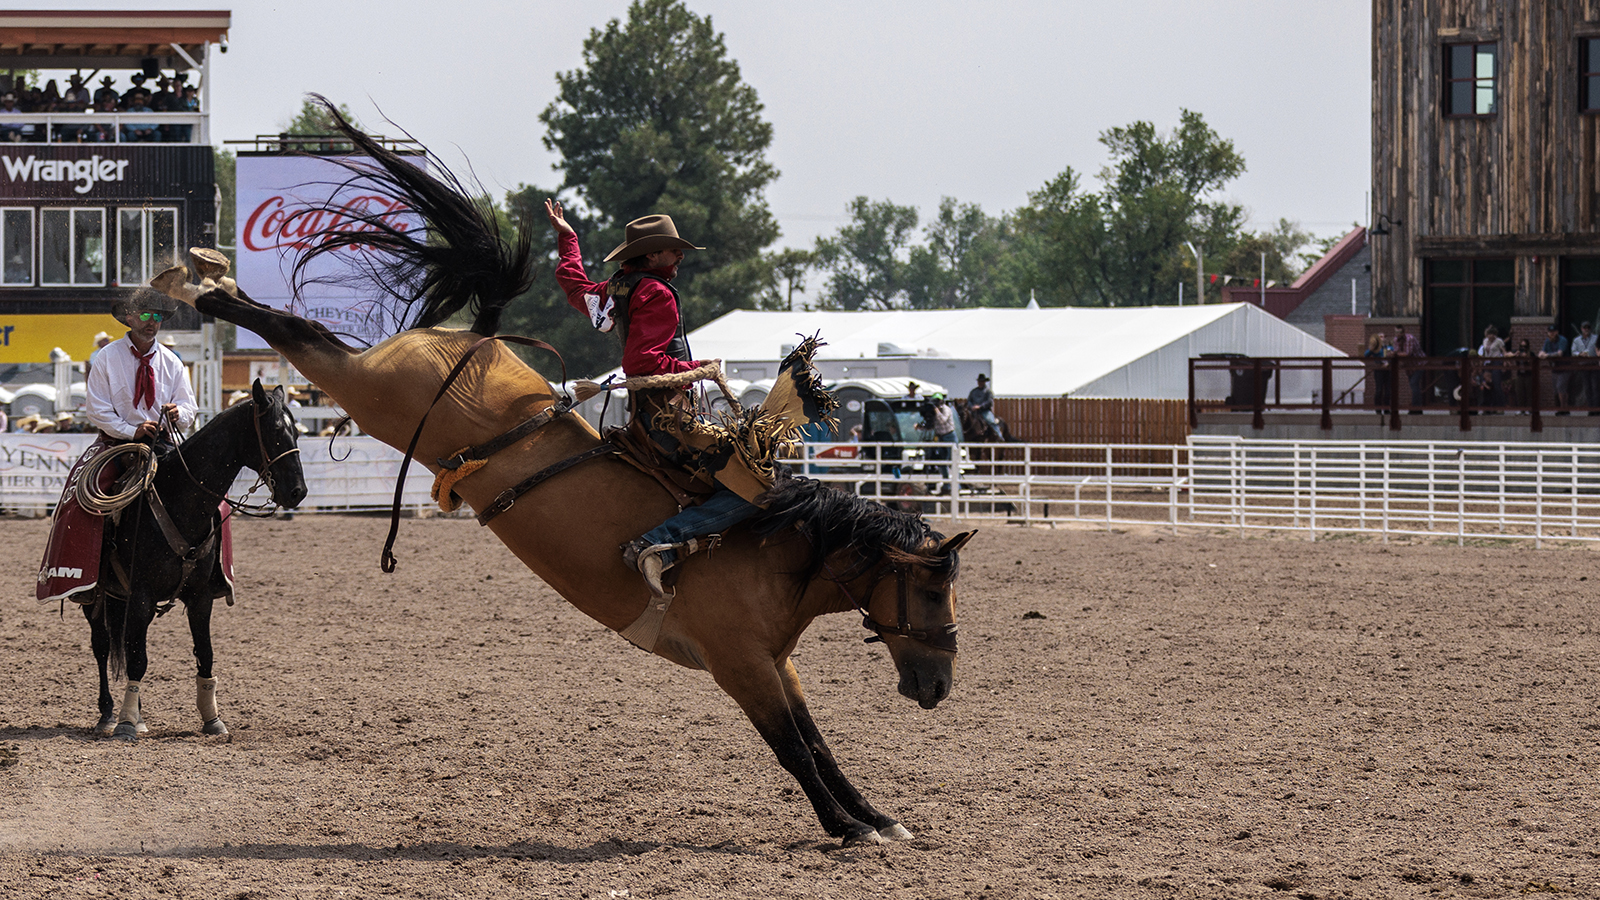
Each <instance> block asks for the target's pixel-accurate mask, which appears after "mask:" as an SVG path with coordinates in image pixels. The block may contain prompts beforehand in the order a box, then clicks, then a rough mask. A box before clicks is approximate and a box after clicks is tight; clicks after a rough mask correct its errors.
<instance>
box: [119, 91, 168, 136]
mask: <svg viewBox="0 0 1600 900" xmlns="http://www.w3.org/2000/svg"><path fill="white" fill-rule="evenodd" d="M123 100H125V101H126V102H127V104H128V108H127V109H126V110H124V112H130V113H148V112H155V110H153V109H151V108H150V92H149V91H147V90H145V89H144V88H142V87H141V88H134V89H133V90H131V91H129V92H128V93H127V94H125V95H123ZM160 134H161V133H160V131H159V130H158V129H157V127H156V124H155V123H154V122H145V123H137V124H135V123H128V124H124V125H123V126H122V139H123V140H124V141H154V140H156V139H157V138H159V137H160Z"/></svg>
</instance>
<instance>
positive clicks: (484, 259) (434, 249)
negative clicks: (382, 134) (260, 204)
mask: <svg viewBox="0 0 1600 900" xmlns="http://www.w3.org/2000/svg"><path fill="white" fill-rule="evenodd" d="M310 96H311V98H312V100H313V101H314V102H316V103H317V104H318V105H320V106H321V107H322V108H323V109H324V110H325V111H326V112H327V113H328V115H329V116H331V117H332V119H333V122H334V126H335V127H336V128H338V129H339V132H340V133H341V134H343V135H344V136H345V137H346V138H348V139H349V141H350V143H351V144H353V145H354V146H355V148H356V150H357V151H358V152H360V153H361V154H362V155H364V156H366V157H368V158H370V160H371V162H365V161H353V160H343V159H338V158H331V159H330V161H331V162H333V163H335V164H337V165H339V166H342V167H343V168H344V169H346V170H347V171H349V172H350V176H351V177H350V179H349V180H348V181H346V182H344V184H343V185H340V187H344V186H353V185H359V186H360V187H361V188H362V189H363V190H373V189H375V190H376V191H378V192H379V193H382V194H384V195H387V196H390V197H394V198H397V199H399V200H402V201H404V202H405V204H406V205H407V206H409V207H410V208H411V209H412V210H413V211H415V212H416V213H417V214H418V215H420V216H421V218H422V220H423V221H424V222H425V223H426V227H425V228H423V229H420V230H414V231H413V230H404V229H403V228H401V227H396V225H395V224H393V223H391V222H390V221H388V220H387V215H388V210H379V211H374V212H361V211H355V210H347V209H344V208H342V207H339V206H337V204H335V203H331V202H330V203H327V204H323V205H322V206H319V207H315V208H314V210H315V211H320V212H329V213H337V214H339V215H341V216H343V217H345V218H346V219H347V220H349V221H348V222H346V223H344V224H341V225H340V226H339V227H338V229H337V230H328V231H323V232H321V233H319V234H318V235H316V238H315V246H314V247H312V249H311V250H309V251H307V252H306V253H304V254H302V255H301V256H300V258H299V259H298V260H296V262H295V265H294V283H295V287H296V291H297V292H298V290H299V288H300V287H301V286H302V285H303V284H305V283H307V282H309V281H314V280H315V279H312V278H310V277H309V276H308V272H309V271H310V270H308V269H307V268H306V267H307V265H308V264H309V263H310V262H311V261H312V260H314V259H316V258H317V257H319V256H321V255H323V254H325V253H333V252H335V251H337V250H340V249H343V248H346V247H371V248H373V249H375V250H377V251H379V252H378V253H377V254H375V255H374V256H370V257H364V258H365V259H369V260H372V262H370V263H369V264H368V265H367V267H366V268H367V271H366V272H364V273H363V274H364V276H365V277H366V278H367V280H369V281H371V282H372V283H373V285H374V286H376V287H377V288H378V289H379V290H380V291H382V292H384V293H385V294H388V295H389V296H390V297H392V298H394V300H396V301H397V302H398V303H399V305H400V308H401V309H403V310H405V311H407V312H412V311H413V310H414V315H412V316H411V318H410V320H409V321H407V322H404V325H405V327H406V328H430V327H432V326H435V325H438V324H440V323H442V322H444V321H445V320H446V319H448V318H450V317H451V316H452V315H454V314H455V313H457V312H459V311H461V309H463V308H470V311H471V312H472V314H473V323H472V331H473V332H474V333H476V334H480V335H483V336H484V337H491V336H493V335H494V334H496V333H497V332H499V330H500V315H501V313H502V312H504V311H505V307H506V305H507V304H508V303H510V302H511V301H512V300H513V299H514V298H516V297H517V296H518V295H519V294H522V293H524V292H526V291H527V290H528V288H529V287H531V286H532V284H533V277H534V276H533V243H532V237H531V232H530V231H529V230H528V229H525V228H524V229H518V231H519V232H520V233H519V234H517V235H516V236H514V237H513V238H511V239H509V240H508V239H507V238H506V236H505V235H504V234H503V233H502V232H501V228H500V222H499V220H498V219H497V218H496V216H495V214H494V210H493V209H492V208H490V206H489V204H488V203H487V202H486V201H485V200H484V199H481V198H482V194H483V192H482V191H481V190H480V191H477V192H475V193H469V191H468V190H467V188H466V186H465V185H463V184H462V183H461V180H460V179H458V178H457V177H456V176H455V174H454V173H452V172H451V171H450V170H449V168H447V167H446V166H445V165H444V163H443V162H442V161H440V159H439V158H438V157H437V156H435V155H434V154H433V152H432V151H425V152H426V158H427V161H428V167H427V168H424V167H422V166H418V165H416V164H415V163H414V162H413V161H410V160H408V159H407V158H406V156H403V155H401V154H399V153H396V152H394V151H392V150H389V149H387V148H386V147H384V146H383V145H382V144H381V143H380V142H378V141H376V140H374V139H373V138H372V137H370V136H369V135H367V134H366V133H365V132H363V131H361V130H360V129H358V128H356V127H355V126H354V125H352V124H350V122H348V121H346V120H345V118H344V117H343V116H341V115H340V114H339V111H338V110H337V109H335V108H334V106H333V104H332V103H330V102H329V101H328V99H327V98H326V97H323V96H322V95H321V94H312V95H310ZM430 169H431V170H433V171H434V172H437V173H438V174H437V175H435V174H433V173H432V172H430ZM474 196H477V197H479V198H480V199H474ZM469 304H470V306H469Z"/></svg>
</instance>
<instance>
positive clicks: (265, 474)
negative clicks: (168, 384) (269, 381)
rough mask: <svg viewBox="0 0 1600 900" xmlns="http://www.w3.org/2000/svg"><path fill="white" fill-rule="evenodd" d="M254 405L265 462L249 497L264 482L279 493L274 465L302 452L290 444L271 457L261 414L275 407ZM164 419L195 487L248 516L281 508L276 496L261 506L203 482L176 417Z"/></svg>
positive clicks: (252, 417) (259, 451) (265, 514)
mask: <svg viewBox="0 0 1600 900" xmlns="http://www.w3.org/2000/svg"><path fill="white" fill-rule="evenodd" d="M252 405H253V406H254V407H255V408H254V409H252V410H250V424H251V425H253V426H254V427H255V434H256V454H257V456H258V457H259V458H260V459H261V460H262V465H261V468H260V469H257V470H256V481H255V484H252V485H250V489H249V490H247V491H245V492H244V495H245V497H247V498H248V497H249V496H250V495H252V494H254V493H255V492H256V491H257V490H258V489H259V488H260V487H261V486H262V485H266V487H267V496H268V497H276V496H277V490H278V484H277V482H276V481H275V480H273V477H272V467H273V466H275V465H277V464H278V463H279V462H281V461H282V460H284V459H285V458H287V457H289V456H292V455H294V454H296V453H299V452H300V448H299V447H298V446H296V447H290V448H289V449H287V450H285V451H283V452H282V453H279V454H278V455H277V456H273V457H271V458H268V456H267V439H266V437H265V436H264V435H263V434H262V433H261V417H262V415H264V414H266V413H267V412H268V411H270V410H271V409H272V405H271V404H268V405H267V406H265V407H262V406H260V405H258V404H252ZM161 422H162V424H163V425H164V426H165V427H166V429H167V433H168V436H169V437H170V439H171V442H172V448H173V455H175V456H177V457H178V461H179V462H181V463H183V471H184V473H185V474H186V475H188V476H189V481H190V483H192V484H193V485H194V486H195V487H197V488H199V489H200V490H202V491H205V492H206V493H208V494H210V495H211V496H213V497H216V498H217V499H218V500H221V501H222V502H224V503H226V504H228V507H229V508H230V509H232V510H233V511H234V512H236V513H242V514H244V515H247V516H255V517H258V518H270V517H271V516H273V515H274V514H275V513H276V512H277V509H278V503H277V501H276V500H271V501H270V502H269V503H267V504H263V505H259V506H251V505H249V504H248V503H247V502H246V501H244V500H235V499H233V498H232V497H229V496H228V495H227V493H226V492H220V493H219V492H217V491H214V490H212V489H211V488H208V487H206V486H205V485H204V484H201V483H200V479H198V478H196V477H195V475H194V471H193V470H191V469H190V468H189V460H187V459H185V458H184V456H183V445H182V443H181V442H180V441H179V438H180V437H181V435H179V434H178V429H177V427H176V426H174V425H173V424H172V421H171V420H170V419H168V418H166V417H165V416H162V417H161Z"/></svg>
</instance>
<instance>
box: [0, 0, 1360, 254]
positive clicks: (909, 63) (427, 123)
mask: <svg viewBox="0 0 1600 900" xmlns="http://www.w3.org/2000/svg"><path fill="white" fill-rule="evenodd" d="M18 5H19V6H25V7H28V8H39V9H44V8H54V9H74V8H83V7H85V6H92V7H95V8H106V9H154V8H189V9H222V8H230V9H231V10H232V13H233V27H232V31H231V40H230V46H229V49H228V52H227V54H225V55H219V56H217V57H215V59H214V62H213V77H214V83H213V85H212V92H213V93H212V97H213V107H214V109H213V112H212V135H213V139H214V140H219V141H220V140H223V139H231V138H248V137H252V136H253V135H255V134H258V133H271V132H275V131H276V130H277V129H278V128H279V127H280V126H281V125H282V124H284V123H286V122H287V121H288V120H289V118H290V117H292V116H293V115H294V113H295V112H296V111H297V110H298V109H299V106H300V103H301V99H302V96H303V95H304V93H305V92H307V91H317V92H320V93H323V94H326V95H327V96H328V97H329V98H331V99H333V100H334V101H335V102H337V103H345V104H348V105H349V106H350V108H351V109H352V110H354V111H355V112H356V114H357V115H358V116H359V117H360V118H361V119H362V120H363V122H364V124H365V125H366V126H367V127H368V129H369V130H372V131H377V132H390V133H392V132H393V128H392V127H391V126H388V125H386V124H383V123H382V121H381V118H380V116H379V114H378V110H379V109H381V110H382V112H383V114H386V115H387V116H388V117H389V118H390V119H392V120H393V121H394V122H395V123H397V124H398V125H400V126H402V127H404V128H405V129H407V130H408V131H410V132H411V133H412V134H413V135H415V136H416V137H417V138H419V139H420V140H422V141H423V143H425V144H427V145H428V146H429V147H430V148H432V149H433V150H434V151H436V152H438V153H439V154H440V155H441V156H442V157H443V158H444V160H445V161H446V163H448V164H450V165H451V166H452V167H457V168H458V170H459V169H464V168H465V167H466V165H467V161H470V165H471V167H472V169H473V171H474V172H475V173H476V175H477V177H478V178H479V179H480V180H481V181H482V182H483V184H484V185H485V186H486V187H488V188H489V189H490V190H491V191H493V192H495V193H497V194H498V193H501V192H503V191H504V190H505V189H508V188H513V187H515V186H516V185H518V184H523V183H534V184H542V185H546V186H552V185H554V184H556V182H557V179H558V175H557V173H555V172H554V171H552V169H551V165H552V163H554V161H555V157H554V156H553V155H552V154H550V153H549V152H547V151H546V150H545V149H544V147H543V145H542V143H541V138H542V137H543V135H544V129H543V126H542V125H540V123H539V121H538V118H537V116H538V114H539V112H540V111H541V110H543V109H544V108H545V106H546V105H548V104H549V103H550V101H551V100H552V99H553V98H554V95H555V89H556V85H555V77H554V76H555V73H556V72H558V71H567V70H570V69H573V68H576V67H577V66H578V65H579V64H580V62H581V54H582V44H583V40H584V38H585V37H586V36H587V35H588V33H589V31H590V29H592V28H597V27H602V26H604V24H605V23H606V22H607V21H609V20H610V19H612V18H619V17H620V18H626V14H627V2H626V0H563V2H545V0H515V2H498V0H453V2H418V0H382V2H378V0H237V2H234V3H232V4H228V3H226V2H222V0H217V2H206V0H199V2H195V0H173V2H168V3H158V2H151V0H143V2H128V0H78V2H65V0H31V2H25V3H23V4H18ZM688 6H689V8H690V9H691V10H693V11H695V12H696V13H697V14H701V15H705V14H709V15H711V17H712V22H713V25H714V26H715V27H716V29H717V30H718V31H720V32H721V33H722V34H723V35H724V36H725V40H726V42H727V47H728V52H729V54H730V55H731V56H732V57H733V58H734V59H735V60H737V61H738V63H739V65H740V67H741V69H742V72H743V74H744V78H745V80H746V81H747V82H748V83H750V84H751V85H752V86H754V87H755V89H756V91H757V92H758V93H759V94H760V97H761V101H762V102H763V103H764V104H765V107H766V113H765V114H766V118H767V120H768V121H770V122H771V123H772V124H773V128H774V133H775V136H774V139H773V143H772V147H771V149H770V151H769V158H770V159H771V161H772V162H773V163H774V164H775V165H776V166H777V167H778V169H779V170H780V171H781V173H782V175H781V177H780V178H779V179H778V180H777V182H775V183H774V184H773V185H772V187H771V188H770V190H769V194H768V200H769V202H770V205H771V208H772V211H773V213H774V214H775V215H776V216H777V218H778V221H779V223H780V224H781V225H782V227H783V237H782V238H781V239H780V241H779V245H780V246H782V245H789V246H806V247H809V246H810V245H811V242H812V241H813V239H814V238H815V237H816V236H817V235H818V234H823V233H829V232H832V231H833V230H834V229H836V228H838V227H839V226H840V225H841V224H843V223H844V222H845V221H846V219H845V215H844V208H845V205H846V204H847V203H848V202H849V201H850V199H851V198H852V197H855V196H857V195H863V194H864V195H866V196H868V197H871V198H873V199H875V200H877V199H885V198H887V199H890V200H893V201H894V202H896V203H899V204H904V205H912V206H916V207H918V208H919V209H920V210H921V211H922V213H923V216H924V220H926V218H927V217H928V215H929V214H930V213H931V212H933V211H934V210H935V209H936V208H937V205H938V202H939V199H940V197H943V196H951V197H955V198H957V199H958V200H960V201H963V202H969V203H978V204H981V205H982V206H983V208H984V210H985V211H987V212H989V213H991V214H998V213H1000V212H1003V211H1005V210H1009V209H1013V208H1015V207H1017V206H1019V205H1021V204H1023V203H1025V202H1026V201H1027V195H1028V192H1029V191H1033V190H1037V189H1038V188H1039V187H1040V186H1042V185H1043V184H1044V183H1045V182H1046V181H1047V180H1048V179H1050V178H1051V177H1052V176H1054V175H1055V174H1057V173H1058V172H1060V171H1061V170H1062V169H1063V168H1065V167H1067V166H1071V167H1073V168H1074V169H1077V170H1078V171H1080V172H1084V173H1086V174H1089V175H1093V174H1094V173H1096V172H1098V171H1099V169H1100V167H1101V166H1102V165H1104V163H1105V161H1106V157H1105V154H1104V152H1103V148H1102V147H1101V146H1100V144H1099V143H1098V140H1097V138H1098V135H1099V133H1100V132H1101V131H1103V130H1104V129H1107V128H1111V127H1114V126H1117V125H1124V124H1127V123H1129V122H1132V121H1135V120H1140V119H1143V120H1148V121H1151V122H1154V123H1155V125H1156V126H1157V128H1159V129H1161V130H1163V131H1165V130H1168V129H1171V128H1172V127H1174V125H1175V124H1176V122H1177V118H1178V110H1179V109H1180V108H1182V107H1187V108H1189V109H1194V110H1197V111H1199V112H1201V113H1203V114H1204V115H1205V117H1206V120H1207V121H1208V122H1209V123H1211V125H1212V126H1213V127H1214V128H1216V129H1217V130H1218V131H1219V132H1220V133H1221V134H1222V135H1223V136H1224V137H1227V138H1230V139H1232V140H1233V141H1234V143H1235V145H1236V146H1237V148H1238V150H1239V152H1240V153H1242V154H1243V156H1244V158H1245V160H1246V162H1247V165H1248V172H1247V173H1246V174H1245V175H1244V176H1243V177H1241V178H1239V179H1238V180H1237V181H1235V182H1234V183H1233V184H1232V185H1230V187H1229V189H1228V191H1227V196H1229V197H1230V198H1231V199H1232V200H1233V201H1234V202H1237V203H1241V204H1243V205H1244V206H1245V207H1246V208H1247V209H1248V210H1249V211H1250V216H1251V226H1252V227H1258V228H1264V227H1268V226H1270V225H1271V224H1272V223H1274V222H1276V221H1277V219H1279V218H1280V217H1286V218H1290V219H1295V220H1298V221H1299V222H1301V223H1302V225H1303V226H1305V227H1306V228H1308V229H1309V230H1311V231H1314V232H1316V233H1317V234H1319V235H1328V234H1334V233H1342V232H1343V231H1344V230H1345V229H1346V228H1348V227H1349V225H1350V223H1351V222H1352V221H1362V222H1364V221H1365V220H1366V218H1367V214H1366V211H1365V210H1366V202H1367V201H1366V192H1367V190H1368V185H1369V182H1370V150H1369V134H1370V122H1371V115H1370V96H1371V91H1370V87H1369V70H1370V59H1371V51H1370V47H1369V36H1370V31H1371V4H1370V2H1361V0H1323V2H1316V3H1308V2H1303V0H1191V2H1175V0H1115V2H1106V0H1092V2H1090V0H1017V2H981V0H980V2H972V0H967V2H947V0H919V2H915V3H913V2H902V0H893V2H890V0H883V2H876V0H848V2H842V0H810V2H806V3H768V2H755V0H688ZM123 86H124V85H123V84H122V83H119V85H118V87H119V88H120V87H123ZM646 212H648V211H647V210H640V211H639V213H640V214H641V215H642V214H644V213H646ZM691 237H692V236H691Z"/></svg>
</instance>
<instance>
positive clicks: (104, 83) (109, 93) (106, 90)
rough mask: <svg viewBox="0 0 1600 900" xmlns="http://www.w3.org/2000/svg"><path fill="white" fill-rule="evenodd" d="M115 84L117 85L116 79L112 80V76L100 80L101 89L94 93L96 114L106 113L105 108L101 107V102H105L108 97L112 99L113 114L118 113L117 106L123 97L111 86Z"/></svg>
mask: <svg viewBox="0 0 1600 900" xmlns="http://www.w3.org/2000/svg"><path fill="white" fill-rule="evenodd" d="M115 83H116V79H115V78H112V77H111V76H110V75H107V76H106V77H104V78H102V79H100V84H101V87H99V88H98V89H96V90H95V92H94V109H95V112H102V111H104V107H103V106H101V102H102V101H104V100H105V98H107V97H110V98H111V111H112V112H116V111H117V104H118V103H119V102H120V101H121V100H122V95H121V94H119V93H117V92H116V89H115V88H113V87H112V86H111V85H113V84H115Z"/></svg>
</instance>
